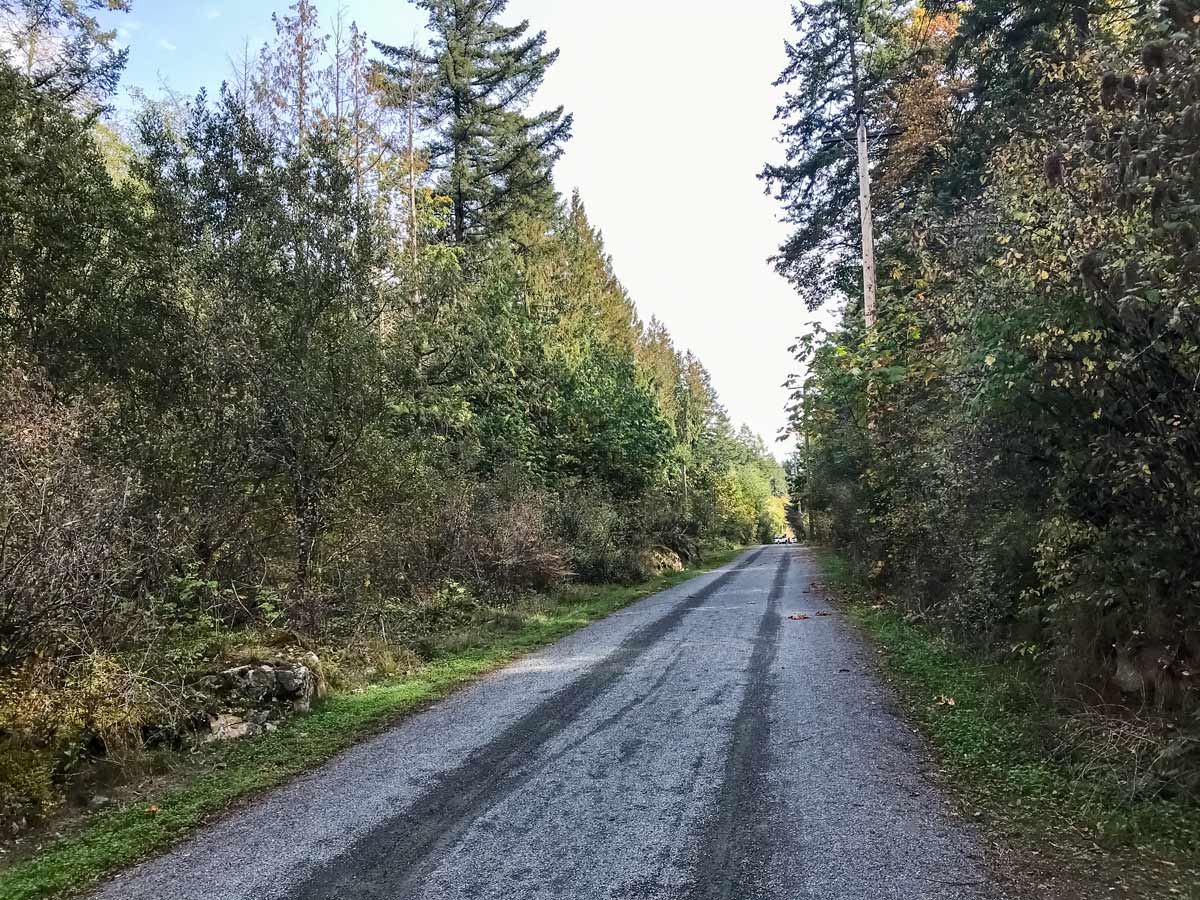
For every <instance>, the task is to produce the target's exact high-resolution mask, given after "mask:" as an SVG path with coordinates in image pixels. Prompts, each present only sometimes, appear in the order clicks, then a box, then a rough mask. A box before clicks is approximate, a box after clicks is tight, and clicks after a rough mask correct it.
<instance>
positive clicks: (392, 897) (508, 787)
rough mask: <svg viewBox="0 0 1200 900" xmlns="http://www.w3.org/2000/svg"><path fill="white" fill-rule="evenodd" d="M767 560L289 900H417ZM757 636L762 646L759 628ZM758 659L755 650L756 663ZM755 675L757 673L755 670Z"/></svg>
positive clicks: (600, 666) (469, 765) (608, 663)
mask: <svg viewBox="0 0 1200 900" xmlns="http://www.w3.org/2000/svg"><path fill="white" fill-rule="evenodd" d="M762 553H763V550H757V551H755V552H754V553H752V554H750V555H749V556H747V557H746V558H745V559H743V560H742V561H741V562H739V563H738V564H737V565H736V566H734V567H733V568H731V569H728V570H727V571H725V572H723V573H722V574H721V575H720V576H719V577H717V578H715V579H713V580H712V581H711V582H709V583H708V584H707V585H705V586H704V587H702V588H701V589H700V590H698V591H696V592H695V593H694V594H691V595H689V596H688V597H687V598H686V599H685V600H683V601H682V602H681V603H679V604H676V605H674V606H672V607H670V608H669V609H668V610H667V611H666V612H664V613H663V615H662V616H660V617H659V618H658V619H655V620H654V621H653V622H651V623H649V624H648V625H645V626H643V627H642V628H640V629H639V630H637V631H635V632H634V633H633V634H631V635H630V636H629V637H627V638H626V639H625V640H624V641H622V643H621V644H620V645H619V646H618V647H617V649H616V650H614V651H613V652H612V653H611V654H609V655H608V656H607V657H605V658H604V659H602V660H600V661H598V662H596V663H595V664H593V665H592V666H591V667H589V668H588V669H586V670H584V672H583V673H581V674H580V676H579V677H578V678H577V679H575V680H574V681H572V682H571V683H570V684H569V685H567V686H566V687H565V688H563V689H562V690H560V691H558V692H557V693H556V694H554V695H553V696H551V697H549V698H547V699H546V700H544V701H542V702H541V703H539V704H538V705H537V706H536V707H534V708H533V709H532V710H530V711H529V712H528V713H526V714H525V715H524V716H522V717H521V718H519V719H517V720H516V721H515V722H514V723H513V724H512V725H510V726H509V727H508V728H507V729H505V731H504V732H503V733H502V734H501V735H500V736H499V737H497V739H496V740H495V741H493V742H492V743H490V744H489V745H488V746H487V747H485V748H482V749H481V750H479V751H477V752H476V753H474V754H472V755H471V756H470V757H469V758H468V759H467V760H466V761H465V762H464V763H463V764H462V765H460V766H458V767H457V768H455V769H452V770H450V771H449V772H447V773H446V774H445V775H444V776H443V777H441V778H440V779H438V781H437V783H436V784H434V785H433V787H432V788H431V789H430V790H429V791H427V792H426V793H424V794H423V795H422V796H420V797H419V798H418V799H417V800H416V802H415V803H414V804H413V805H412V806H410V807H409V808H408V809H407V810H405V812H404V813H403V814H401V815H399V816H397V817H395V818H393V819H390V820H388V821H387V822H385V823H384V824H383V825H381V826H379V827H378V828H376V829H375V830H374V831H372V832H371V833H369V834H367V835H366V836H365V837H364V838H362V839H361V840H359V841H357V842H356V843H355V844H354V845H353V846H352V847H351V848H350V849H349V850H348V851H347V852H345V853H343V854H341V855H340V856H338V857H336V858H334V859H333V860H332V861H331V862H329V863H326V864H325V865H323V866H322V867H320V868H319V869H318V870H317V871H316V872H314V873H313V874H312V875H311V876H309V878H308V879H307V880H306V881H305V883H304V884H303V885H301V886H300V887H299V888H297V889H296V890H294V891H293V892H291V893H290V894H288V897H289V898H291V900H345V898H349V897H353V898H355V900H383V898H388V900H400V898H406V897H413V896H416V895H418V894H419V893H420V889H421V887H422V885H423V884H424V882H425V879H426V878H427V877H428V875H429V872H430V871H431V870H432V868H433V867H434V866H435V865H436V863H437V860H436V858H435V857H436V855H437V853H438V852H439V851H440V850H443V849H445V848H446V847H449V846H451V845H452V844H453V843H454V842H455V841H457V840H458V839H459V838H460V837H461V836H462V835H463V834H464V833H465V832H466V831H467V829H468V828H469V827H470V826H471V824H472V822H474V821H475V820H476V819H477V818H478V817H479V815H480V814H481V813H483V812H484V811H486V810H487V809H489V808H490V807H492V806H493V805H495V804H496V803H499V802H500V801H502V800H504V799H505V798H506V797H508V796H509V795H510V794H512V793H513V792H514V791H515V790H517V789H518V788H519V787H520V786H521V785H522V784H523V783H525V782H526V781H527V780H528V779H529V778H530V777H531V776H532V774H534V773H532V772H530V771H529V770H528V769H527V768H526V767H525V765H524V764H525V763H527V762H528V761H529V760H530V759H532V758H533V757H534V755H535V754H536V753H537V752H538V751H539V750H540V749H541V748H542V747H543V746H545V745H546V744H547V743H548V742H549V741H550V740H551V739H553V738H554V737H555V735H557V734H558V733H559V732H560V731H562V729H563V728H565V727H566V726H568V725H569V724H570V723H571V722H573V721H574V720H575V719H576V718H578V717H579V715H580V714H581V713H583V711H584V710H585V709H587V707H588V706H590V705H591V704H592V703H593V702H594V701H595V700H596V699H597V698H599V697H600V696H601V695H603V694H604V693H605V692H606V691H608V690H609V689H610V688H611V687H612V686H613V685H614V684H615V683H616V682H617V680H618V679H619V678H620V677H621V676H622V675H624V674H625V673H626V672H627V671H628V668H629V667H630V666H631V665H632V664H633V663H634V662H636V661H637V660H638V658H639V657H641V656H642V655H643V654H645V653H646V652H647V651H648V650H650V648H652V647H653V646H654V645H655V644H657V643H658V642H659V641H661V640H662V639H663V638H665V637H666V636H667V635H669V634H671V632H673V631H674V630H675V629H676V628H678V627H679V626H680V625H681V623H682V621H683V617H682V615H681V614H682V613H686V612H689V611H690V610H693V609H695V608H697V607H699V606H700V605H701V604H702V603H704V601H705V600H707V599H708V598H709V597H711V596H713V595H714V594H715V593H717V592H718V591H720V590H721V589H722V588H724V587H725V586H726V585H727V584H728V583H729V582H730V581H731V580H732V579H733V578H735V577H736V576H737V574H738V573H739V572H741V571H743V570H744V569H746V568H748V567H749V566H751V565H753V564H754V562H756V561H757V560H758V558H759V557H760V556H761V555H762ZM789 559H790V557H789ZM785 566H786V564H785ZM778 582H779V575H778V573H777V574H776V583H777V584H778ZM776 593H777V592H776V590H775V587H774V586H773V587H772V590H771V597H772V600H771V603H770V605H771V606H772V608H774V606H777V605H778V604H777V599H776V598H775V594H776ZM776 618H778V617H776ZM759 632H760V643H761V632H762V626H761V625H760V627H759ZM772 644H773V641H772ZM758 655H759V652H758V649H757V648H756V650H755V656H754V659H755V660H757V659H758ZM767 665H768V666H769V661H768V663H767ZM751 669H752V670H754V671H757V670H756V669H755V668H754V663H753V662H752V664H751ZM759 680H761V679H759ZM756 683H757V682H756ZM744 707H745V704H744V703H743V708H744ZM740 719H741V714H740V713H739V721H740ZM705 896H707V895H705ZM723 896H728V895H723Z"/></svg>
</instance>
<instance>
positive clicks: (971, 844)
mask: <svg viewBox="0 0 1200 900" xmlns="http://www.w3.org/2000/svg"><path fill="white" fill-rule="evenodd" d="M817 577H818V573H817V571H816V568H815V564H814V561H813V559H812V557H811V556H810V555H809V554H808V553H807V552H806V551H805V550H803V549H800V548H796V547H791V546H780V547H765V548H762V549H758V550H753V551H749V552H747V553H744V554H743V555H741V556H740V557H739V558H738V559H737V560H735V561H734V562H733V563H731V564H730V565H728V566H726V567H725V568H723V569H719V570H717V571H714V572H711V573H709V574H707V575H703V576H701V577H699V578H696V579H693V580H692V581H689V582H686V583H685V584H681V585H679V586H677V587H674V588H672V589H670V590H667V591H664V592H663V593H661V594H656V595H655V596H653V597H649V598H647V599H646V600H643V601H641V602H640V603H637V604H635V605H633V606H631V607H628V608H627V609H626V610H624V611H622V612H620V613H618V614H616V615H613V616H611V617H610V618H608V619H606V620H604V621H602V622H598V623H596V624H594V625H592V626H589V627H588V628H585V629H583V630H582V631H580V632H577V633H576V634H574V635H572V636H571V637H569V638H567V639H565V640H563V641H561V642H559V643H558V644H555V645H554V646H552V647H550V648H548V649H546V650H544V651H542V652H540V653H537V654H534V655H533V656H530V657H528V658H526V659H524V660H522V661H521V662H518V663H516V664H515V665H512V666H509V667H508V668H506V669H504V670H502V671H500V672H497V673H495V674H494V675H491V676H489V677H487V678H485V679H483V680H481V681H480V682H478V683H477V684H475V685H474V686H472V687H470V688H468V689H466V690H463V691H461V692H459V693H457V694H455V695H454V696H453V697H451V698H450V699H448V700H446V701H444V702H442V703H440V704H438V705H436V706H434V707H432V708H431V709H429V710H428V711H426V712H424V713H422V714H420V715H417V716H414V717H413V718H411V719H409V720H407V721H405V722H404V723H403V724H401V725H400V726H398V727H397V728H395V729H393V730H391V731H389V732H387V733H385V734H383V735H381V736H379V737H377V738H375V739H373V740H371V741H369V742H367V743H364V744H362V745H360V746H358V747H356V748H354V749H352V750H350V751H349V752H347V753H344V754H342V755H341V756H339V757H338V758H337V759H335V760H333V761H332V762H330V763H329V764H328V765H326V766H324V767H323V768H321V769H319V770H317V771H315V772H313V773H312V774H310V775H308V776H306V777H304V778H302V779H300V780H298V781H296V782H294V783H292V784H290V785H289V786H288V787H286V788H284V789H282V790H279V791H277V792H275V793H273V794H271V795H270V796H269V797H267V798H266V799H264V800H263V801H262V802H260V803H258V804H256V805H254V806H253V807H250V808H248V809H246V810H244V811H242V812H239V813H237V814H235V815H233V816H231V817H230V818H228V819H226V820H224V821H223V822H221V823H220V824H218V825H216V826H214V827H212V828H211V829H209V830H207V831H205V832H203V833H201V834H199V835H198V836H197V837H195V838H193V839H192V840H190V841H189V842H187V843H186V844H184V845H182V846H181V847H180V848H179V849H178V850H176V851H174V852H173V853H171V854H169V855H167V856H164V857H162V858H160V859H158V860H155V861H153V862H150V863H147V864H145V865H143V866H141V867H139V868H137V869H134V870H132V871H130V872H128V873H126V874H125V875H124V876H123V877H121V878H118V879H117V880H115V881H113V882H111V883H110V884H109V885H108V886H106V887H105V888H104V889H102V890H101V891H100V892H99V893H98V895H97V896H99V897H103V898H105V900H183V898H188V900H268V898H278V900H334V898H337V900H359V898H364V900H367V898H370V900H374V898H379V900H383V898H387V900H408V898H414V900H415V898H420V900H466V898H471V900H501V898H504V900H551V898H553V900H574V898H579V900H591V898H596V900H600V898H669V900H702V898H703V900H708V898H728V900H757V898H764V900H765V898H779V900H801V898H819V900H834V898H836V900H875V898H897V900H899V898H904V900H909V898H911V900H935V898H946V900H951V898H997V897H999V896H1000V893H999V891H998V890H997V889H995V888H992V887H991V886H990V884H989V879H988V876H987V874H986V870H985V868H984V866H983V863H982V862H981V858H980V849H979V845H978V843H977V841H976V839H975V837H974V836H973V835H972V833H971V832H970V830H969V828H967V827H966V826H965V825H963V824H962V823H961V822H960V821H959V820H958V819H956V818H955V817H954V815H953V814H952V813H951V812H950V810H949V808H948V806H947V805H946V804H945V802H944V801H943V799H942V798H941V797H940V796H939V795H938V793H937V791H936V789H935V788H934V787H932V786H931V784H930V783H929V782H928V781H927V780H926V778H925V777H924V771H925V767H926V760H925V758H924V755H923V752H922V749H921V745H920V742H919V741H918V739H917V738H916V737H915V736H914V735H913V732H912V731H911V729H910V728H909V727H908V726H906V725H905V724H904V723H903V722H901V721H899V720H898V719H897V718H896V716H895V714H894V712H893V711H892V708H891V704H890V702H889V699H888V696H887V693H886V691H885V689H884V688H883V687H882V686H881V685H880V684H879V683H878V682H877V681H876V680H875V678H874V676H872V675H871V674H870V672H869V669H868V667H867V666H866V664H865V659H866V657H865V651H864V650H863V648H862V647H861V646H860V645H859V644H858V643H857V641H856V640H855V639H854V637H853V636H852V635H851V634H850V632H849V631H848V629H847V627H846V626H845V625H844V624H843V623H842V622H841V621H840V619H839V618H838V616H837V615H836V613H835V614H833V615H828V616H817V615H815V613H817V612H824V611H826V610H827V608H828V607H827V605H826V604H825V603H824V602H823V598H822V595H821V594H820V593H819V592H813V593H807V592H806V589H807V588H808V587H809V586H810V584H811V583H812V581H813V580H814V579H816V578H817ZM793 613H807V614H808V615H809V618H806V619H789V618H788V616H789V615H791V614H793Z"/></svg>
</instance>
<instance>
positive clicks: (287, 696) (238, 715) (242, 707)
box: [196, 653, 324, 741]
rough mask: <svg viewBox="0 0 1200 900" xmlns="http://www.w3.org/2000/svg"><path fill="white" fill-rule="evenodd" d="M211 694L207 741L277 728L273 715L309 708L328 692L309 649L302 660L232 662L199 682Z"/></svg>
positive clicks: (198, 685) (223, 739)
mask: <svg viewBox="0 0 1200 900" xmlns="http://www.w3.org/2000/svg"><path fill="white" fill-rule="evenodd" d="M196 688H197V690H199V691H200V693H202V694H203V695H204V696H205V697H206V698H207V704H206V705H207V712H208V734H207V736H206V737H205V738H204V740H205V741H229V740H237V739H238V738H243V737H249V736H252V735H255V734H258V733H260V732H262V731H269V730H272V729H273V727H274V726H273V724H272V720H274V719H279V718H282V717H284V716H285V715H287V714H289V713H299V714H303V713H307V712H309V710H311V709H312V703H313V700H315V699H317V698H318V697H320V696H322V695H323V694H324V684H323V682H322V680H321V677H320V663H319V661H318V660H317V657H316V656H315V655H314V654H312V653H309V654H307V655H306V656H305V657H304V658H302V659H301V660H299V661H297V660H273V661H271V662H259V663H253V664H247V665H241V666H234V667H233V668H230V669H225V670H224V671H222V672H218V673H215V674H212V675H207V676H205V677H204V678H203V679H201V680H200V682H199V683H198V684H197V685H196Z"/></svg>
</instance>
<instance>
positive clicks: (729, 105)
mask: <svg viewBox="0 0 1200 900" xmlns="http://www.w3.org/2000/svg"><path fill="white" fill-rule="evenodd" d="M290 2H291V0H240V2H238V0H208V2H192V0H189V2H182V0H180V2H172V0H135V2H134V11H133V14H132V15H131V16H126V17H121V19H120V20H119V22H118V23H117V24H120V25H121V26H122V29H123V31H122V39H123V40H124V41H126V42H127V43H128V44H129V46H130V48H131V59H130V64H129V68H128V70H127V72H126V78H125V83H126V84H127V85H140V86H142V87H144V88H147V89H150V90H153V89H155V88H156V87H157V86H158V85H159V84H160V81H162V80H164V79H165V81H166V82H167V83H169V84H170V86H171V87H172V88H174V89H177V90H180V91H183V92H185V93H188V94H191V93H194V92H195V91H196V90H197V89H199V88H200V87H202V86H207V87H208V88H209V89H210V91H212V90H215V88H216V87H217V85H218V84H219V82H220V81H221V79H222V78H223V77H226V76H227V74H228V71H229V67H228V62H227V58H228V57H229V56H232V55H238V54H240V49H241V46H242V42H243V40H244V39H247V38H248V39H249V40H250V42H251V46H252V47H257V46H259V45H261V44H262V42H263V41H264V40H265V39H266V38H267V37H268V35H269V33H270V31H271V23H270V13H271V12H272V11H273V10H282V9H283V8H284V7H286V6H287V5H288V4H289V3H290ZM336 3H337V0H318V5H319V6H320V8H321V9H322V11H323V12H324V14H325V15H326V17H329V16H331V15H332V13H333V12H334V10H335V9H336ZM344 5H345V7H346V9H347V11H348V13H349V15H350V17H351V18H354V19H357V20H358V21H359V23H360V24H361V25H362V26H363V27H365V28H366V30H367V32H368V34H369V35H370V37H372V38H375V39H378V40H382V41H385V42H390V43H401V44H402V43H407V42H408V41H410V40H411V39H412V37H413V34H414V30H415V29H417V28H419V27H420V26H421V24H422V23H423V21H424V17H423V15H421V14H420V13H419V11H417V10H415V9H414V8H413V7H412V6H411V5H410V4H408V3H405V2H403V0H344ZM521 18H528V19H529V20H530V22H531V24H532V26H533V27H534V28H535V29H545V30H546V32H547V35H548V38H549V44H550V46H553V47H558V48H560V49H561V51H562V55H561V56H560V58H559V61H558V63H557V64H556V65H555V66H554V67H553V68H552V69H551V71H550V74H549V77H548V78H547V80H546V84H545V85H544V87H543V90H542V93H541V96H540V98H539V100H538V101H537V102H536V103H535V108H544V107H548V106H556V105H558V104H560V103H561V104H563V105H564V106H566V108H567V109H568V110H569V111H570V112H572V113H574V115H575V137H574V139H573V140H572V141H571V142H570V143H569V144H568V146H567V152H566V155H565V156H564V158H563V160H562V162H561V163H560V164H559V167H558V170H557V177H556V181H557V183H558V187H559V189H560V191H562V192H563V194H569V192H570V191H571V189H572V188H575V187H578V188H579V190H580V192H581V193H582V195H583V199H584V203H585V204H586V206H587V209H588V215H589V217H590V218H591V220H592V223H593V224H594V225H596V226H597V227H598V228H600V229H601V230H602V231H603V233H604V239H605V243H606V244H607V246H608V249H609V251H610V252H611V253H612V256H613V260H614V264H615V268H616V272H617V275H618V277H619V278H620V279H621V281H622V282H623V283H624V284H625V286H626V287H627V288H628V289H629V292H630V294H631V296H632V297H633V299H634V301H635V302H636V303H637V306H638V310H639V312H640V313H641V315H642V317H643V319H646V320H649V318H650V317H651V316H657V317H658V318H659V319H661V320H662V321H663V322H664V323H666V325H667V327H668V328H669V329H670V331H671V333H672V335H673V336H674V338H675V341H676V344H677V345H678V346H680V347H684V348H691V349H692V350H693V351H695V352H696V353H697V354H698V355H699V357H700V358H701V360H703V362H704V364H705V365H706V366H707V367H708V369H709V370H710V371H711V372H712V375H713V379H714V382H715V384H716V387H717V390H718V392H719V393H720V395H721V399H722V401H723V402H724V403H725V405H726V407H727V408H728V409H729V413H730V416H731V417H732V418H733V420H734V422H735V423H741V422H745V423H747V424H748V425H750V427H751V428H753V429H754V430H755V431H757V432H759V433H760V434H762V435H763V437H764V438H765V439H766V440H767V441H768V442H772V441H773V440H774V438H775V434H776V432H777V431H778V430H779V428H780V427H781V426H782V425H783V424H784V423H785V421H786V417H785V415H784V411H783V408H784V404H785V402H786V391H784V389H783V388H782V383H783V380H784V379H785V378H786V377H787V375H788V373H789V372H790V371H791V370H792V368H793V363H792V360H791V358H790V356H789V354H788V352H787V347H788V345H789V344H791V343H792V341H793V339H794V338H795V337H796V336H797V335H798V334H799V333H800V332H801V331H802V330H803V329H804V326H805V323H807V322H808V321H810V320H811V319H812V318H813V315H812V314H810V313H808V311H807V310H806V309H805V308H804V305H803V304H802V303H801V302H800V300H799V298H798V297H797V296H796V295H795V293H794V292H793V291H792V289H791V288H790V287H789V286H788V285H787V283H786V282H784V281H783V279H781V278H779V277H778V276H777V275H776V274H775V273H774V271H773V270H772V269H771V267H770V266H769V265H768V264H767V262H766V258H767V257H768V256H769V255H770V254H771V253H772V252H774V250H775V248H776V247H777V246H778V244H779V243H780V241H781V239H782V237H783V235H784V232H785V230H784V227H783V226H782V225H780V224H779V223H778V210H777V208H776V206H775V203H774V201H772V200H771V199H770V198H769V197H766V196H764V194H763V189H762V184H761V183H760V182H759V181H758V179H757V178H756V175H757V173H758V171H759V170H760V169H761V168H762V165H763V163H764V162H766V161H767V160H768V159H778V158H779V157H780V156H781V153H782V148H781V147H779V145H778V144H777V143H776V142H775V140H774V136H775V131H776V127H775V123H774V122H773V121H772V116H773V114H774V111H775V105H776V100H777V97H778V92H777V91H776V89H774V88H773V87H772V86H771V82H772V81H773V80H774V79H775V77H776V76H777V74H778V73H779V71H780V69H781V68H782V67H783V63H784V51H783V42H784V40H785V38H787V37H788V36H789V32H790V3H789V0H743V2H742V3H741V4H740V5H735V4H730V3H728V2H717V0H636V2H635V0H605V2H603V3H583V2H579V0H510V3H509V8H508V10H507V12H506V13H505V15H504V20H505V21H517V20H519V19H521ZM785 449H786V448H784V447H782V446H781V447H778V448H777V451H778V454H779V455H781V456H782V455H783V453H784V452H785Z"/></svg>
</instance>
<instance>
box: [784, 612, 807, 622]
mask: <svg viewBox="0 0 1200 900" xmlns="http://www.w3.org/2000/svg"><path fill="white" fill-rule="evenodd" d="M788 618H789V619H792V620H793V621H796V622H799V621H800V620H801V619H808V618H811V616H806V615H805V614H804V613H792V614H791V615H790V616H788Z"/></svg>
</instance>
